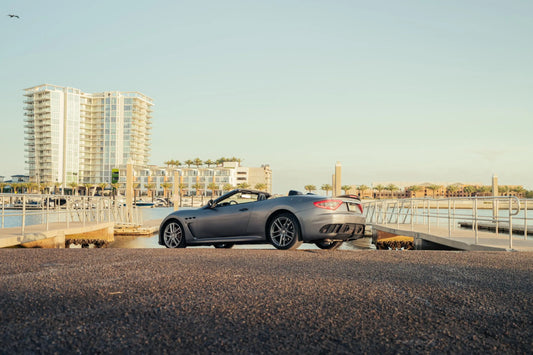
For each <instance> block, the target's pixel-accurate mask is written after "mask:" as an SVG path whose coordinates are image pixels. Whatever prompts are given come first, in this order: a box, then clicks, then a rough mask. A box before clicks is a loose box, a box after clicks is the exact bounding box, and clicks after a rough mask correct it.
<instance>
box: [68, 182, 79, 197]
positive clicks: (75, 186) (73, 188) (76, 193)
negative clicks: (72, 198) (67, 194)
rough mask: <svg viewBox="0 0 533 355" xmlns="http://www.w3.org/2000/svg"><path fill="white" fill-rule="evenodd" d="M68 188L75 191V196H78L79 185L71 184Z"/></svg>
mask: <svg viewBox="0 0 533 355" xmlns="http://www.w3.org/2000/svg"><path fill="white" fill-rule="evenodd" d="M68 186H70V188H71V189H72V190H73V191H74V195H78V183H77V182H69V183H68Z"/></svg>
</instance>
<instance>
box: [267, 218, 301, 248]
mask: <svg viewBox="0 0 533 355" xmlns="http://www.w3.org/2000/svg"><path fill="white" fill-rule="evenodd" d="M267 233H268V240H269V241H270V243H271V244H272V245H273V246H274V247H275V248H276V249H280V250H291V249H297V248H298V247H299V246H300V245H302V240H301V236H300V225H299V224H298V220H297V219H296V217H294V215H293V214H291V213H281V214H278V215H277V216H275V217H274V218H272V220H271V221H270V223H269V224H268V228H267Z"/></svg>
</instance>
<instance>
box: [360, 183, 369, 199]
mask: <svg viewBox="0 0 533 355" xmlns="http://www.w3.org/2000/svg"><path fill="white" fill-rule="evenodd" d="M358 189H359V193H360V194H361V198H364V197H365V191H366V190H368V186H366V185H359V187H358Z"/></svg>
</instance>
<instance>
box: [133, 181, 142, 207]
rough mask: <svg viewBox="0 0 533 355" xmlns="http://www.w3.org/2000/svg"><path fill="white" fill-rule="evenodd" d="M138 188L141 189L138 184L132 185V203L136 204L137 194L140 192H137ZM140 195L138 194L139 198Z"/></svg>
mask: <svg viewBox="0 0 533 355" xmlns="http://www.w3.org/2000/svg"><path fill="white" fill-rule="evenodd" d="M139 187H141V184H140V183H138V182H134V183H133V203H135V202H137V192H140V191H139ZM140 195H141V194H140V193H139V197H140Z"/></svg>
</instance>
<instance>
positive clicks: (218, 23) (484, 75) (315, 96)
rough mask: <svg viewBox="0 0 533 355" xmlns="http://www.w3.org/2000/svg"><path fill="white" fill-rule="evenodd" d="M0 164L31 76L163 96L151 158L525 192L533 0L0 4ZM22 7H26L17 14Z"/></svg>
mask: <svg viewBox="0 0 533 355" xmlns="http://www.w3.org/2000/svg"><path fill="white" fill-rule="evenodd" d="M0 7H1V9H2V11H3V13H4V14H3V16H0V36H1V46H0V68H1V70H0V98H1V100H2V102H1V104H2V110H1V111H0V120H1V123H2V130H1V131H2V136H1V139H0V152H3V154H2V156H1V158H0V159H1V164H0V175H4V176H6V177H9V176H10V175H13V174H22V173H27V167H26V164H25V163H24V161H25V158H24V121H23V120H24V116H23V106H24V104H23V89H25V88H29V87H32V86H36V85H40V84H44V83H47V84H53V85H59V86H69V87H74V88H78V89H81V90H82V91H84V92H88V93H97V92H103V91H112V90H118V91H139V92H141V93H143V94H145V95H147V96H149V97H151V98H153V100H154V103H155V106H154V112H153V131H152V153H151V163H152V164H157V165H163V162H164V161H167V160H170V159H174V160H180V161H185V160H188V159H194V158H197V157H198V158H200V159H203V160H207V159H211V160H216V159H218V158H220V157H233V156H235V157H238V158H241V159H242V160H243V165H245V166H260V165H262V164H269V165H270V167H271V168H272V170H273V191H274V192H277V193H282V192H286V191H288V190H289V189H298V190H303V189H304V186H305V185H310V184H312V185H316V186H317V187H319V186H321V185H323V184H331V180H332V179H331V177H332V174H333V172H334V168H335V163H336V162H337V161H339V162H340V163H341V164H342V184H343V185H345V184H346V185H361V184H365V185H369V186H370V185H372V184H373V183H375V182H377V181H379V182H386V181H391V182H392V181H407V182H415V183H424V182H437V181H438V182H450V183H452V182H463V183H468V182H481V183H484V184H487V185H489V184H490V183H491V178H492V176H493V175H494V174H495V175H497V176H498V177H499V182H500V184H507V185H523V186H524V187H525V188H526V189H533V137H532V133H533V65H532V63H533V46H532V45H531V43H532V42H531V39H532V38H533V21H531V18H532V17H533V1H530V0H524V1H513V0H507V1H492V0H471V1H469V0H457V1H456V0H446V1H444V0H441V1H436V0H432V1H428V0H425V1H413V0H405V1H397V0H388V1H379V0H378V1H358V0H349V1H343V0H337V1H335V0H334V1H331V0H329V1H322V0H320V1H317V0H306V1H303V0H299V1H294V0H269V1H265V0H263V1H254V0H246V1H245V0H225V1H220V0H213V1H208V0H206V1H199V0H196V1H180V0H172V1H158V0H154V1H149V2H146V1H143V2H141V1H133V0H128V1H122V0H113V1H100V0H94V1H90V2H78V1H70V0H69V1H56V0H50V1H46V2H45V1H37V0H34V1H31V0H3V1H2V2H1V3H0ZM10 13H14V14H17V15H19V16H20V19H17V18H10V17H8V16H7V15H8V14H10Z"/></svg>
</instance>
